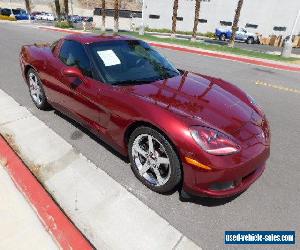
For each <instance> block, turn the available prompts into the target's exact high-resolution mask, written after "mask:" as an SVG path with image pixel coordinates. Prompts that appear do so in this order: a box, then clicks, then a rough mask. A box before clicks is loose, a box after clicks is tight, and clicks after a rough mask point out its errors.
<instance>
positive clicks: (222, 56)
mask: <svg viewBox="0 0 300 250" xmlns="http://www.w3.org/2000/svg"><path fill="white" fill-rule="evenodd" d="M39 28H40V29H43V30H52V31H57V32H63V33H69V34H80V33H83V32H81V31H74V30H67V29H66V30H62V29H60V28H50V27H39ZM149 44H150V45H152V46H155V47H159V48H164V49H171V50H177V51H182V52H187V53H192V54H198V55H202V56H209V57H215V58H220V59H226V60H231V61H236V62H242V63H249V64H254V65H258V66H263V67H268V68H273V69H280V70H286V71H294V72H300V67H296V66H290V65H283V64H276V63H271V62H265V61H260V60H257V59H250V58H245V57H238V56H232V55H226V54H218V53H214V52H207V51H199V50H195V49H190V48H184V47H177V46H174V45H166V44H160V43H155V42H149Z"/></svg>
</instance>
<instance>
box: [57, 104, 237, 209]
mask: <svg viewBox="0 0 300 250" xmlns="http://www.w3.org/2000/svg"><path fill="white" fill-rule="evenodd" d="M54 114H55V115H57V116H59V117H60V118H62V119H64V120H65V121H67V122H68V123H70V124H72V125H73V126H74V127H75V128H76V129H77V130H78V131H75V132H73V133H72V135H71V138H70V139H71V140H76V139H80V138H81V137H82V136H81V135H80V132H81V133H83V134H86V135H87V136H89V137H90V138H91V139H92V140H94V141H95V142H97V143H98V144H99V145H100V146H102V147H104V148H105V149H106V150H108V151H109V152H110V153H111V154H113V155H114V156H116V157H118V158H120V159H121V160H123V161H124V162H125V163H127V164H129V158H128V157H125V156H123V155H122V154H120V153H119V152H118V151H117V150H115V149H114V148H113V147H112V146H110V145H109V144H107V143H105V142H104V141H103V140H101V138H99V137H98V136H96V135H95V134H93V133H92V132H91V131H90V130H88V129H87V128H85V127H83V126H82V125H81V124H80V123H78V122H76V121H75V120H73V119H72V118H70V117H68V116H66V115H65V114H63V113H61V112H60V111H57V110H54ZM179 186H182V184H181V185H179ZM176 192H178V194H179V200H180V201H181V202H189V203H194V204H197V205H201V206H206V207H216V206H221V205H225V204H226V203H229V202H231V201H233V200H234V199H236V198H237V197H238V196H240V195H241V194H237V195H235V196H232V197H229V198H221V199H216V198H210V197H198V196H192V195H189V194H186V193H185V194H183V193H182V191H181V190H180V188H179V189H178V188H177V189H175V190H172V191H170V192H168V193H164V194H163V195H165V196H170V195H173V194H174V193H176Z"/></svg>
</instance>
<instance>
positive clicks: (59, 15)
mask: <svg viewBox="0 0 300 250" xmlns="http://www.w3.org/2000/svg"><path fill="white" fill-rule="evenodd" d="M54 3H55V11H56V15H57V18H58V21H60V20H61V12H60V4H59V0H54Z"/></svg>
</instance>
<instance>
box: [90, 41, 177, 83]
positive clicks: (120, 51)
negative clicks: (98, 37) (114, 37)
mask: <svg viewBox="0 0 300 250" xmlns="http://www.w3.org/2000/svg"><path fill="white" fill-rule="evenodd" d="M90 49H91V51H92V55H93V58H94V59H95V62H96V67H97V68H98V70H99V71H100V73H101V75H102V77H103V78H104V79H103V80H104V81H105V82H107V83H110V84H142V83H147V82H153V81H157V80H162V79H167V78H171V77H174V76H177V75H179V71H178V70H177V69H176V68H175V67H173V66H172V65H171V63H170V62H168V60H167V59H166V58H164V57H163V56H162V55H160V54H159V53H158V52H157V51H156V50H154V49H153V48H151V47H150V46H149V45H148V44H147V43H145V42H143V41H139V40H125V41H109V42H99V43H93V44H91V45H90Z"/></svg>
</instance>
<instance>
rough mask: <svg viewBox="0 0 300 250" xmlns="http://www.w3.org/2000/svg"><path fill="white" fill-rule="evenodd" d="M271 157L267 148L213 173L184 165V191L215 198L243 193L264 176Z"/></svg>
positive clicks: (212, 171)
mask: <svg viewBox="0 0 300 250" xmlns="http://www.w3.org/2000/svg"><path fill="white" fill-rule="evenodd" d="M269 155H270V147H266V148H265V150H264V151H263V152H261V153H260V154H259V155H257V156H256V157H254V158H252V159H251V160H248V161H246V162H244V163H242V164H238V165H237V166H234V167H232V168H226V167H225V168H223V169H213V170H211V171H205V170H202V169H200V168H197V167H195V166H191V165H189V164H187V163H183V167H184V183H183V190H184V191H185V192H187V193H190V194H192V195H197V196H204V197H214V198H225V197H230V196H234V195H236V194H239V193H242V192H243V191H245V190H246V189H247V188H248V187H249V186H250V185H251V184H252V183H253V182H255V181H256V180H257V179H258V178H259V177H260V176H261V175H262V173H263V172H264V170H265V167H266V161H267V159H268V158H269Z"/></svg>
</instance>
